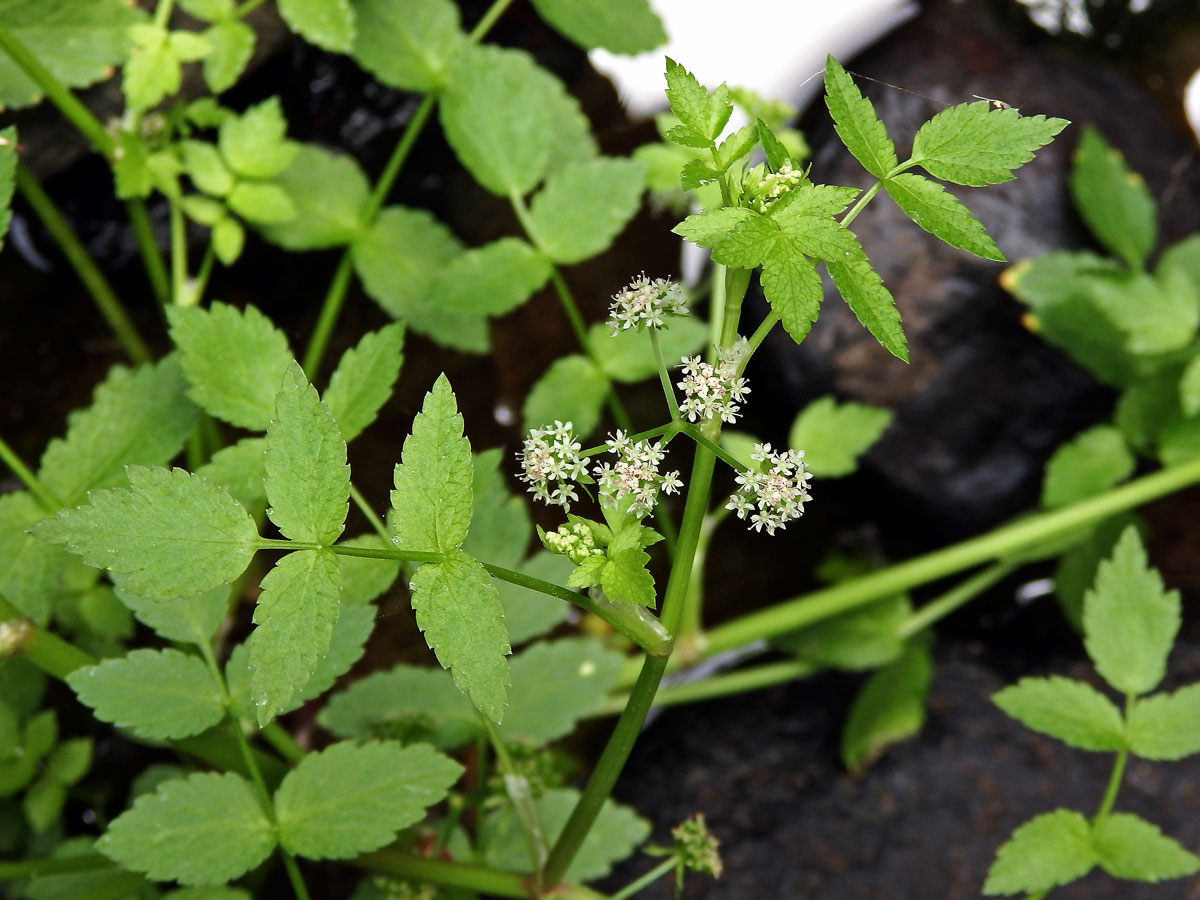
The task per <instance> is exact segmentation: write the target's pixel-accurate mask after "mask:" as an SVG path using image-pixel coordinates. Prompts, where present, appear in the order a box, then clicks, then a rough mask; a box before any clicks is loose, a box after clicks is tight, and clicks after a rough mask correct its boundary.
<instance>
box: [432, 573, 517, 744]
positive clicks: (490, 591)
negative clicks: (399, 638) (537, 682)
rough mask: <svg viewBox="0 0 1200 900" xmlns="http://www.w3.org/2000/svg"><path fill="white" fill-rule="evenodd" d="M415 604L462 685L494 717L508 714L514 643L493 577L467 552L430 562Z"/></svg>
mask: <svg viewBox="0 0 1200 900" xmlns="http://www.w3.org/2000/svg"><path fill="white" fill-rule="evenodd" d="M412 607H413V611H414V612H415V613H416V614H417V625H418V627H419V628H420V629H421V631H422V632H424V634H425V641H426V643H427V644H429V647H430V649H431V650H433V652H434V653H435V654H436V655H437V658H438V662H440V663H441V664H442V667H443V668H445V669H449V670H450V674H451V676H453V678H454V683H455V684H457V685H458V687H459V690H461V691H462V692H463V693H464V694H466V695H467V696H468V697H470V698H471V702H472V703H474V704H475V707H476V708H477V709H478V710H479V711H480V712H482V713H483V714H484V715H486V716H487V717H488V718H489V719H491V720H492V721H494V722H497V723H498V722H500V720H501V719H503V717H504V707H505V704H506V703H507V700H508V686H509V680H510V679H509V671H508V662H507V661H506V660H505V656H507V655H508V653H509V650H510V647H509V643H508V635H507V634H506V633H505V631H504V609H503V607H501V606H500V598H499V597H498V596H497V595H496V589H495V587H493V586H492V581H491V577H490V576H489V575H488V573H487V572H486V571H485V570H484V568H483V566H481V565H480V564H479V563H478V562H476V561H475V559H473V558H472V557H470V556H468V555H467V554H465V553H463V552H462V551H457V552H454V551H452V552H449V553H447V554H446V558H445V559H444V560H443V561H442V562H440V563H426V564H425V565H423V566H421V568H419V569H417V573H416V575H414V576H413V579H412Z"/></svg>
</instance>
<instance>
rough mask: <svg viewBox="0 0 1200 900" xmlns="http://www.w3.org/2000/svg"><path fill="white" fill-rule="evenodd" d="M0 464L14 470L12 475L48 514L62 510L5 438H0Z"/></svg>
mask: <svg viewBox="0 0 1200 900" xmlns="http://www.w3.org/2000/svg"><path fill="white" fill-rule="evenodd" d="M0 462H2V463H4V464H5V465H6V466H8V467H9V468H10V469H11V470H12V473H13V474H14V475H16V476H17V478H18V479H19V480H20V482H21V484H23V485H25V487H26V488H27V489H28V490H29V493H31V494H33V496H34V499H36V500H37V502H38V503H40V504H41V505H42V509H44V510H46V512H54V511H55V510H56V509H61V508H62V504H61V503H60V502H59V501H58V498H56V497H55V496H54V495H53V494H52V493H50V491H49V490H48V489H47V487H46V486H45V485H44V484H42V482H41V480H40V479H39V478H38V477H37V476H36V475H34V474H33V471H32V470H31V469H30V468H29V466H27V465H25V461H24V460H22V459H21V457H19V456H17V454H16V451H14V450H13V449H12V447H10V446H8V443H7V442H6V441H5V440H4V438H0Z"/></svg>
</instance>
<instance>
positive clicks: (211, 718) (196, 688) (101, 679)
mask: <svg viewBox="0 0 1200 900" xmlns="http://www.w3.org/2000/svg"><path fill="white" fill-rule="evenodd" d="M67 683H68V684H69V685H70V686H71V689H72V690H73V691H75V695H76V696H77V697H79V700H80V702H82V703H83V704H85V705H86V706H89V707H91V709H92V712H93V713H95V716H96V718H97V719H99V720H100V721H102V722H111V723H112V724H113V725H116V726H117V727H118V728H126V729H128V730H130V731H132V732H133V733H134V734H135V735H137V736H138V737H140V738H145V739H147V740H158V741H161V740H174V739H176V738H185V737H189V736H191V735H193V734H199V733H200V732H202V731H206V730H207V729H209V728H211V727H212V726H213V725H216V724H217V723H218V722H219V721H221V719H222V718H223V717H224V715H225V706H224V704H223V703H222V701H221V694H220V692H219V691H218V690H217V686H216V685H215V684H214V683H213V680H212V676H211V675H210V674H209V671H208V668H207V667H206V666H205V665H204V662H203V660H201V659H200V658H199V657H196V656H189V655H187V654H186V653H181V652H180V651H178V650H132V651H130V652H129V653H128V654H126V655H125V656H123V657H121V658H118V659H109V660H105V661H104V662H102V663H100V664H99V665H95V666H85V667H84V668H82V669H76V670H75V671H74V672H72V673H71V674H70V675H69V676H68V677H67Z"/></svg>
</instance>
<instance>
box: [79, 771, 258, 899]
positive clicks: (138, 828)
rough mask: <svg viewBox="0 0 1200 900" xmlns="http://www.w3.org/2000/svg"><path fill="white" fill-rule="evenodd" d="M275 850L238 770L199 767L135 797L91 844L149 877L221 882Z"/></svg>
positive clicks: (256, 805) (112, 858) (252, 797)
mask: <svg viewBox="0 0 1200 900" xmlns="http://www.w3.org/2000/svg"><path fill="white" fill-rule="evenodd" d="M274 847H275V835H274V833H273V829H272V827H271V823H270V822H269V821H267V817H266V815H264V813H263V811H262V807H261V806H259V803H258V799H257V798H256V797H255V796H254V791H253V789H252V788H251V787H250V784H249V783H248V782H247V781H246V780H245V779H244V778H241V777H240V776H238V775H233V774H230V773H225V774H223V775H218V774H217V773H215V772H201V773H197V774H195V775H190V776H188V777H187V778H182V779H177V780H174V781H168V782H166V783H164V784H162V785H160V786H159V788H158V790H156V791H155V792H154V793H153V794H143V795H142V796H140V797H138V799H137V800H135V801H134V804H133V806H132V808H130V809H129V810H127V811H126V812H124V813H123V814H122V815H120V816H119V817H118V818H117V819H116V820H115V821H114V822H113V823H112V825H110V826H109V828H108V831H107V832H105V834H104V835H103V837H101V838H100V840H98V841H97V842H96V849H97V850H99V851H100V852H101V853H103V854H104V855H105V856H107V857H108V858H109V859H111V860H112V861H113V862H115V863H118V864H119V865H121V866H124V867H125V868H127V869H133V870H134V871H135V872H144V873H145V874H146V875H148V876H149V877H150V878H153V879H154V880H155V881H178V882H180V883H181V884H186V885H219V884H224V883H225V882H227V881H230V880H232V879H234V878H237V877H239V876H240V875H243V874H245V873H246V872H248V871H250V870H251V869H253V868H254V867H255V866H257V865H258V864H259V863H261V862H262V861H263V860H264V859H266V858H267V855H268V854H269V853H270V852H271V850H272V849H274Z"/></svg>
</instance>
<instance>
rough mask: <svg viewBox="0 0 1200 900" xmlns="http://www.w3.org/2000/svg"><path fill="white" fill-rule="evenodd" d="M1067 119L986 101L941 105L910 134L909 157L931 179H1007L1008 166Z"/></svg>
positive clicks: (1024, 158) (1025, 158)
mask: <svg viewBox="0 0 1200 900" xmlns="http://www.w3.org/2000/svg"><path fill="white" fill-rule="evenodd" d="M1069 124H1070V123H1069V122H1068V121H1067V120H1066V119H1055V118H1049V117H1047V116H1022V115H1021V114H1020V113H1018V112H1017V111H1016V110H1015V109H993V108H992V104H991V103H990V102H989V101H987V100H980V101H977V102H975V103H960V104H959V105H958V106H952V107H950V108H949V109H944V110H942V111H941V112H940V113H938V114H937V115H936V116H934V117H933V118H932V119H930V120H929V121H928V122H926V123H925V124H924V125H922V126H921V128H920V130H919V131H918V132H917V134H916V137H915V138H913V155H912V161H913V162H914V163H918V164H919V165H921V166H923V167H924V168H925V171H927V172H928V173H929V174H930V175H932V176H933V177H934V178H941V179H943V180H944V181H952V182H954V183H955V184H965V185H971V186H974V187H980V186H982V185H985V184H999V183H1000V182H1002V181H1012V179H1013V178H1014V177H1016V176H1014V175H1013V170H1014V169H1017V168H1019V167H1020V166H1023V165H1025V163H1027V162H1029V161H1030V160H1031V159H1033V154H1034V151H1035V150H1037V149H1038V148H1040V147H1043V146H1045V145H1046V144H1048V143H1050V141H1051V140H1053V139H1054V136H1055V135H1056V134H1058V133H1059V132H1060V131H1062V130H1063V129H1064V128H1066V127H1067V125H1069Z"/></svg>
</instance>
